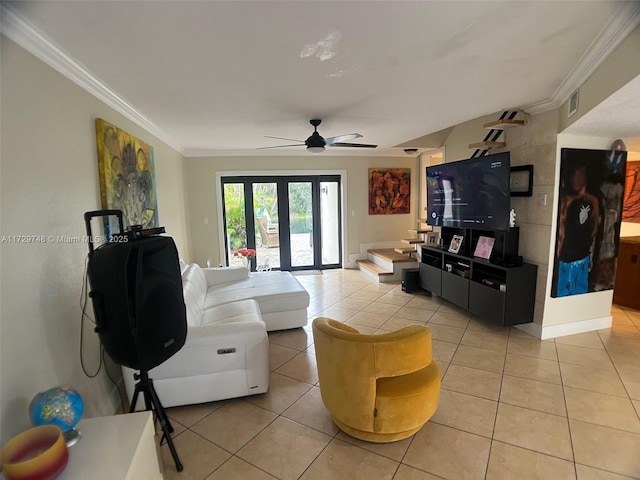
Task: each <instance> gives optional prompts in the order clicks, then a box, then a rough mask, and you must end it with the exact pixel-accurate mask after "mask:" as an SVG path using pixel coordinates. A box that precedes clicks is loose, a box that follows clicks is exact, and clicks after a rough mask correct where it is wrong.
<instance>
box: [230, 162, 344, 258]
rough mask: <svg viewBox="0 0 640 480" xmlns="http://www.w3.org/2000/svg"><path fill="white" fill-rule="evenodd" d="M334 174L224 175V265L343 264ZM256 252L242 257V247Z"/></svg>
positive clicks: (337, 183) (339, 203)
mask: <svg viewBox="0 0 640 480" xmlns="http://www.w3.org/2000/svg"><path fill="white" fill-rule="evenodd" d="M340 181H341V177H340V176H339V175H295V176H223V177H221V183H222V200H223V202H222V203H223V212H222V213H223V221H224V232H225V239H224V240H225V259H226V263H227V265H242V264H246V266H247V267H249V268H250V269H251V270H253V271H256V270H258V271H261V270H286V271H297V270H323V269H328V268H340V267H341V266H342V215H341V212H342V199H341V188H340ZM245 248H246V249H252V250H255V251H256V255H255V256H251V257H249V258H248V259H245V258H243V256H242V255H240V254H239V253H241V252H239V251H241V250H242V249H245Z"/></svg>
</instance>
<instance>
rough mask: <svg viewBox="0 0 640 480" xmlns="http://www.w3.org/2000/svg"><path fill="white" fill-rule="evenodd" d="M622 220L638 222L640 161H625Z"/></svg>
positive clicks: (639, 212)
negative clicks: (625, 174)
mask: <svg viewBox="0 0 640 480" xmlns="http://www.w3.org/2000/svg"><path fill="white" fill-rule="evenodd" d="M622 221H623V222H634V223H640V162H627V176H626V182H625V187H624V208H623V209H622Z"/></svg>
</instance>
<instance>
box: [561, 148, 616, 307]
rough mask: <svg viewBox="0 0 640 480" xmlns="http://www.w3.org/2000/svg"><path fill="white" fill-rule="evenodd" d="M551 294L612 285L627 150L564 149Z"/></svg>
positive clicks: (605, 288)
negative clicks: (615, 151)
mask: <svg viewBox="0 0 640 480" xmlns="http://www.w3.org/2000/svg"><path fill="white" fill-rule="evenodd" d="M560 162H561V163H560V189H559V190H560V191H559V195H558V199H559V201H558V228H557V232H556V249H555V259H554V266H553V281H552V285H551V296H552V297H565V296H569V295H578V294H583V293H589V292H598V291H602V290H611V289H613V286H614V282H615V277H616V259H617V257H618V244H619V240H620V224H621V222H622V197H623V192H624V184H625V170H626V163H627V154H626V152H619V153H617V154H612V152H611V151H608V150H585V149H575V148H563V149H562V150H561V161H560Z"/></svg>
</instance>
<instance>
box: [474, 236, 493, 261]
mask: <svg viewBox="0 0 640 480" xmlns="http://www.w3.org/2000/svg"><path fill="white" fill-rule="evenodd" d="M495 241H496V239H495V238H493V237H483V236H480V238H478V243H477V244H476V251H475V252H473V256H474V257H480V258H484V259H486V260H489V257H490V256H491V250H493V244H494V242H495Z"/></svg>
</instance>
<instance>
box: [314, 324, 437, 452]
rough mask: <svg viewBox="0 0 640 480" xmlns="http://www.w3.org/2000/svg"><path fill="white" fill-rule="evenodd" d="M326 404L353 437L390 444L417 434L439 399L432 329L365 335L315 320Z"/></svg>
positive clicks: (416, 328)
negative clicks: (433, 357)
mask: <svg viewBox="0 0 640 480" xmlns="http://www.w3.org/2000/svg"><path fill="white" fill-rule="evenodd" d="M313 341H314V344H315V351H316V362H317V365H318V376H319V379H320V394H321V396H322V401H323V403H324V405H325V407H327V410H329V412H330V413H331V416H332V418H333V421H334V422H335V424H336V425H337V426H338V427H339V428H340V429H341V430H342V431H344V432H345V433H347V434H349V435H351V436H352V437H355V438H359V439H361V440H366V441H369V442H377V443H385V442H395V441H397V440H402V439H403V438H407V437H409V436H411V435H413V434H414V433H415V432H417V431H418V430H420V428H422V426H423V425H424V424H425V423H426V422H427V421H428V420H429V418H431V416H432V415H433V414H434V413H435V411H436V409H437V408H438V402H439V400H440V368H439V367H438V364H437V363H435V362H434V361H433V360H432V358H431V331H430V330H429V329H428V328H427V327H425V326H422V325H412V326H409V327H405V328H402V329H400V330H397V331H395V332H390V333H386V334H381V335H363V334H360V333H359V332H358V330H356V329H355V328H352V327H350V326H349V325H346V324H344V323H341V322H338V321H336V320H332V319H330V318H324V317H320V318H316V319H315V320H314V321H313Z"/></svg>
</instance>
